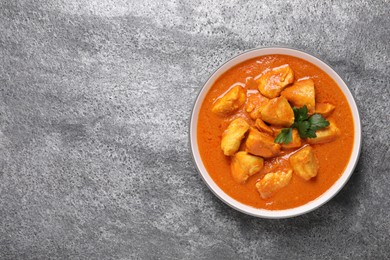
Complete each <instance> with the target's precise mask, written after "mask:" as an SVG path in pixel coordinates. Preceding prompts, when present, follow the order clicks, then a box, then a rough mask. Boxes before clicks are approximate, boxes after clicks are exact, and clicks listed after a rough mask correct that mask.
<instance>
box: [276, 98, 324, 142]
mask: <svg viewBox="0 0 390 260" xmlns="http://www.w3.org/2000/svg"><path fill="white" fill-rule="evenodd" d="M293 111H294V117H295V120H294V123H293V124H292V125H291V126H290V127H289V128H283V129H282V131H281V132H280V133H279V134H278V135H277V136H276V138H275V140H274V141H275V143H279V144H281V143H284V144H288V143H291V142H292V129H293V128H296V129H297V130H298V133H299V136H300V137H301V138H315V137H317V135H316V131H317V130H319V129H322V128H325V127H327V126H329V121H328V120H326V119H325V118H323V117H322V116H321V115H320V114H314V115H312V116H310V117H309V115H308V114H307V112H308V110H307V107H306V105H305V106H303V107H301V108H296V107H293Z"/></svg>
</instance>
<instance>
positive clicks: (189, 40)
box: [0, 0, 390, 259]
mask: <svg viewBox="0 0 390 260" xmlns="http://www.w3.org/2000/svg"><path fill="white" fill-rule="evenodd" d="M0 2H1V3H0V57H1V60H0V91H1V93H0V167H1V168H0V196H1V198H0V258H1V259H49V258H50V259H56V258H58V259H183V258H184V259H238V258H242V259H254V258H262V259H268V258H273V259H285V258H301V259H302V258H307V259H313V258H317V259H319V258H322V259H323V258H328V259H335V258H355V259H356V258H371V259H374V258H375V257H379V258H380V259H385V258H389V257H390V247H389V241H390V217H389V213H390V198H389V194H390V189H389V187H390V176H389V174H390V162H389V161H390V154H389V139H388V138H389V136H390V130H389V129H390V128H389V120H390V118H389V111H390V103H389V98H390V95H389V88H390V85H389V81H390V77H389V73H390V61H389V57H390V49H389V41H390V33H389V28H390V16H389V13H390V8H389V5H390V3H389V1H368V0H367V1H327V3H323V2H322V1H318V2H316V1H309V0H306V1H298V0H297V1H276V0H271V1H220V3H217V1H212V0H208V1H191V2H185V1H145V0H141V1H125V0H107V1H99V0H89V1H82V2H77V1H75V0H53V1H30V2H29V1H17V0H8V1H7V0H2V1H0ZM270 45H288V46H292V47H296V48H299V49H302V50H306V51H308V52H310V53H314V54H317V55H318V56H320V57H322V58H323V59H324V60H325V61H327V62H328V63H329V64H330V65H331V66H333V67H334V68H335V69H336V70H337V71H338V72H339V73H340V74H341V75H342V76H344V78H345V80H346V81H347V82H348V84H349V86H350V89H351V91H352V92H353V94H354V95H355V97H356V101H357V103H358V105H359V107H360V111H361V116H362V124H363V135H364V139H363V150H362V155H361V159H360V161H359V164H358V166H357V169H356V171H355V173H354V175H353V177H352V179H351V180H350V182H349V183H348V184H347V186H346V187H345V188H344V189H343V190H342V191H341V192H340V193H339V195H337V196H336V197H335V198H334V199H333V200H332V201H331V202H329V203H328V204H327V205H325V206H323V207H321V208H320V209H318V210H316V211H314V212H312V213H309V214H307V215H305V216H301V217H297V218H293V219H287V220H263V219H257V218H253V217H250V216H246V215H244V214H242V213H239V212H236V211H235V210H233V209H231V208H229V207H228V206H226V205H225V204H223V203H222V202H221V201H219V200H218V199H217V198H216V197H215V196H214V195H213V194H212V193H211V192H210V191H209V190H208V189H207V187H206V185H205V184H204V183H203V182H202V180H201V178H200V177H199V175H198V173H197V171H196V169H195V166H194V164H193V163H192V160H191V154H190V152H189V142H188V122H189V116H190V111H191V108H192V105H193V102H194V100H195V97H196V94H197V93H198V91H199V90H200V88H201V86H202V84H203V82H205V80H206V79H207V78H208V76H209V75H210V73H211V72H212V71H213V70H214V69H216V68H217V67H218V66H219V65H221V64H222V63H223V62H224V61H225V60H226V59H229V58H231V57H232V56H233V55H236V54H238V53H240V52H242V51H244V50H247V49H250V48H254V47H261V46H270ZM379 258H378V259H379Z"/></svg>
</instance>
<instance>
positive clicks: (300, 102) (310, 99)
mask: <svg viewBox="0 0 390 260" xmlns="http://www.w3.org/2000/svg"><path fill="white" fill-rule="evenodd" d="M281 95H282V96H283V97H285V98H287V100H288V101H289V102H290V103H291V104H292V105H293V106H296V107H303V106H304V105H306V106H307V109H308V111H309V114H313V113H314V110H315V104H316V101H315V90H314V82H313V80H311V79H304V80H299V81H297V82H295V83H294V85H292V86H291V87H288V88H286V89H285V90H283V92H282V94H281Z"/></svg>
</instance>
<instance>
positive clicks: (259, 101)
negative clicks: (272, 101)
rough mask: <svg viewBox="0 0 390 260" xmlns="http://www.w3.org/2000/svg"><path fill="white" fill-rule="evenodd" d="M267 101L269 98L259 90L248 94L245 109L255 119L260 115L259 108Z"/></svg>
mask: <svg viewBox="0 0 390 260" xmlns="http://www.w3.org/2000/svg"><path fill="white" fill-rule="evenodd" d="M268 102H269V99H268V98H266V97H264V96H263V95H261V94H260V93H259V92H257V93H255V94H251V95H249V96H248V102H247V104H246V107H245V110H246V112H248V113H249V116H250V117H251V118H252V119H253V120H256V119H257V118H259V117H260V113H261V110H262V109H263V107H264V106H265V105H266V104H267V103H268Z"/></svg>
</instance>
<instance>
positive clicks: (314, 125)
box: [309, 114, 329, 131]
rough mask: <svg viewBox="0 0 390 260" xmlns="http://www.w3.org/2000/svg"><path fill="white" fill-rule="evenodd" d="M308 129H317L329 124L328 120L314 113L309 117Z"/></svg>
mask: <svg viewBox="0 0 390 260" xmlns="http://www.w3.org/2000/svg"><path fill="white" fill-rule="evenodd" d="M309 123H310V129H312V130H313V131H317V130H319V129H322V128H325V127H327V126H329V121H328V120H326V119H325V118H323V117H322V116H321V115H320V114H314V115H312V116H311V117H310V118H309Z"/></svg>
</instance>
